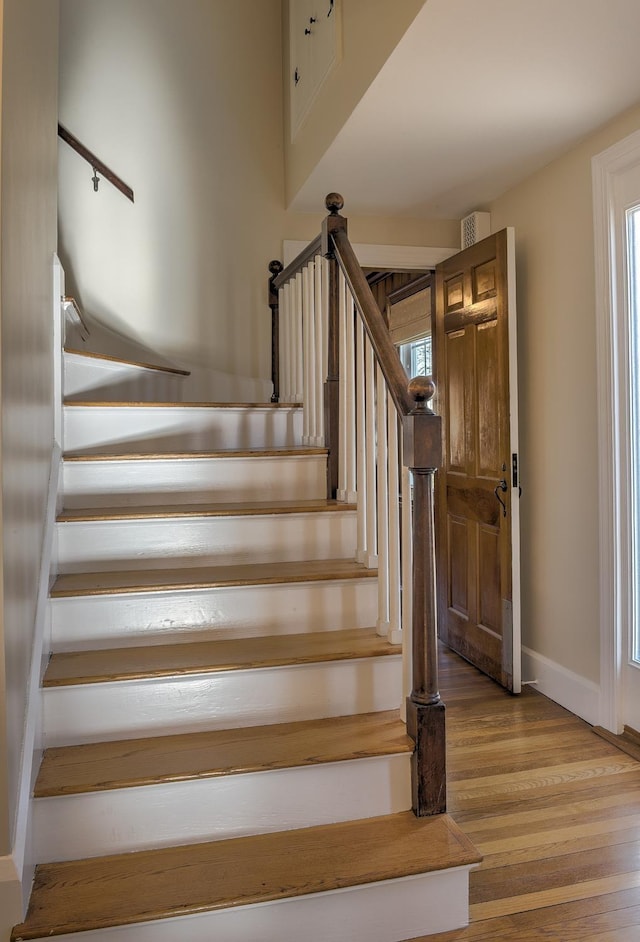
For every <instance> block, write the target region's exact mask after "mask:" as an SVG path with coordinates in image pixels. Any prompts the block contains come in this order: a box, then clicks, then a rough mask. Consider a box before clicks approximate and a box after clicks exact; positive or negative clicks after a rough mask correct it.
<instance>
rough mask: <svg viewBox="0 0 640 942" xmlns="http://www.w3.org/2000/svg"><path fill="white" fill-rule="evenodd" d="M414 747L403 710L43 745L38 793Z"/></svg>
mask: <svg viewBox="0 0 640 942" xmlns="http://www.w3.org/2000/svg"><path fill="white" fill-rule="evenodd" d="M412 751H413V743H412V741H411V739H410V738H409V737H408V736H407V734H406V729H405V726H404V723H403V722H402V721H401V719H400V716H399V713H398V711H387V712H384V713H361V714H356V715H355V716H339V717H332V718H331V719H320V720H305V721H302V722H296V723H279V724H274V725H273V726H254V727H242V728H240V729H222V730H214V731H206V732H199V733H183V734H181V735H172V736H154V737H146V738H142V739H126V740H121V741H118V742H100V743H88V744H83V745H80V746H62V747H59V748H53V749H47V750H45V753H44V756H43V758H42V764H41V766H40V771H39V773H38V779H37V782H36V786H35V791H34V795H35V797H36V798H43V797H51V796H54V795H74V794H80V793H82V792H94V791H104V790H107V789H111V788H126V787H131V786H137V785H151V784H157V783H160V782H180V781H187V780H189V779H197V778H211V777H214V776H221V775H232V774H239V773H243V772H244V773H246V772H264V771H267V770H272V769H285V768H294V767H300V766H308V765H317V764H320V763H325V762H342V761H347V760H350V759H362V758H366V757H373V756H384V755H396V754H398V753H407V752H412Z"/></svg>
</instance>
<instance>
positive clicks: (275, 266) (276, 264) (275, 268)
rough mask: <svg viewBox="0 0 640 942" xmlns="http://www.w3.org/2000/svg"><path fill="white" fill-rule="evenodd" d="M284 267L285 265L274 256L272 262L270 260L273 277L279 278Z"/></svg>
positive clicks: (270, 270)
mask: <svg viewBox="0 0 640 942" xmlns="http://www.w3.org/2000/svg"><path fill="white" fill-rule="evenodd" d="M283 268H284V265H283V264H282V262H281V261H279V259H277V258H274V259H273V261H272V262H269V272H270V273H271V277H272V278H277V277H278V275H279V274H280V272H281V271H282V270H283Z"/></svg>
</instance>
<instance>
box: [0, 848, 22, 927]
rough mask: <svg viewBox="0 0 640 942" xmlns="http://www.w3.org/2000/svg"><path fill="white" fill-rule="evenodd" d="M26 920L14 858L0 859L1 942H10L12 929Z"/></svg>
mask: <svg viewBox="0 0 640 942" xmlns="http://www.w3.org/2000/svg"><path fill="white" fill-rule="evenodd" d="M23 918H24V912H23V909H22V888H21V885H20V877H19V875H18V870H17V867H16V865H15V861H14V859H13V857H0V942H9V938H10V935H11V930H12V928H13V927H14V926H15V925H16V923H18V922H20V920H21V919H23Z"/></svg>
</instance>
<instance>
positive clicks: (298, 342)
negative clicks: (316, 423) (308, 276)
mask: <svg viewBox="0 0 640 942" xmlns="http://www.w3.org/2000/svg"><path fill="white" fill-rule="evenodd" d="M302 298H303V291H302V272H301V271H299V272H298V274H297V275H296V281H295V314H294V350H293V356H294V368H293V375H294V380H295V382H294V400H293V401H294V402H302V399H303V392H302V383H303V376H304V362H303V347H302Z"/></svg>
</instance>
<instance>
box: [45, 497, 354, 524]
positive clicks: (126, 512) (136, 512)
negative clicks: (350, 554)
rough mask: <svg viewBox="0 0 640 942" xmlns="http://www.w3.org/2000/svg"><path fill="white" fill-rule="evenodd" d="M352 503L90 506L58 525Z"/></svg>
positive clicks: (319, 509)
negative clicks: (76, 522)
mask: <svg viewBox="0 0 640 942" xmlns="http://www.w3.org/2000/svg"><path fill="white" fill-rule="evenodd" d="M355 507H356V505H355V504H346V503H339V502H338V501H336V500H326V499H325V500H280V501H268V502H265V501H243V502H238V501H225V502H221V503H208V504H162V505H150V506H138V507H94V508H73V509H70V510H63V511H62V513H60V514H59V515H58V518H57V519H58V521H59V522H61V523H71V522H75V521H93V520H95V521H97V520H145V519H148V518H155V517H244V516H270V515H276V514H303V513H339V512H341V511H353V510H355Z"/></svg>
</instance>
